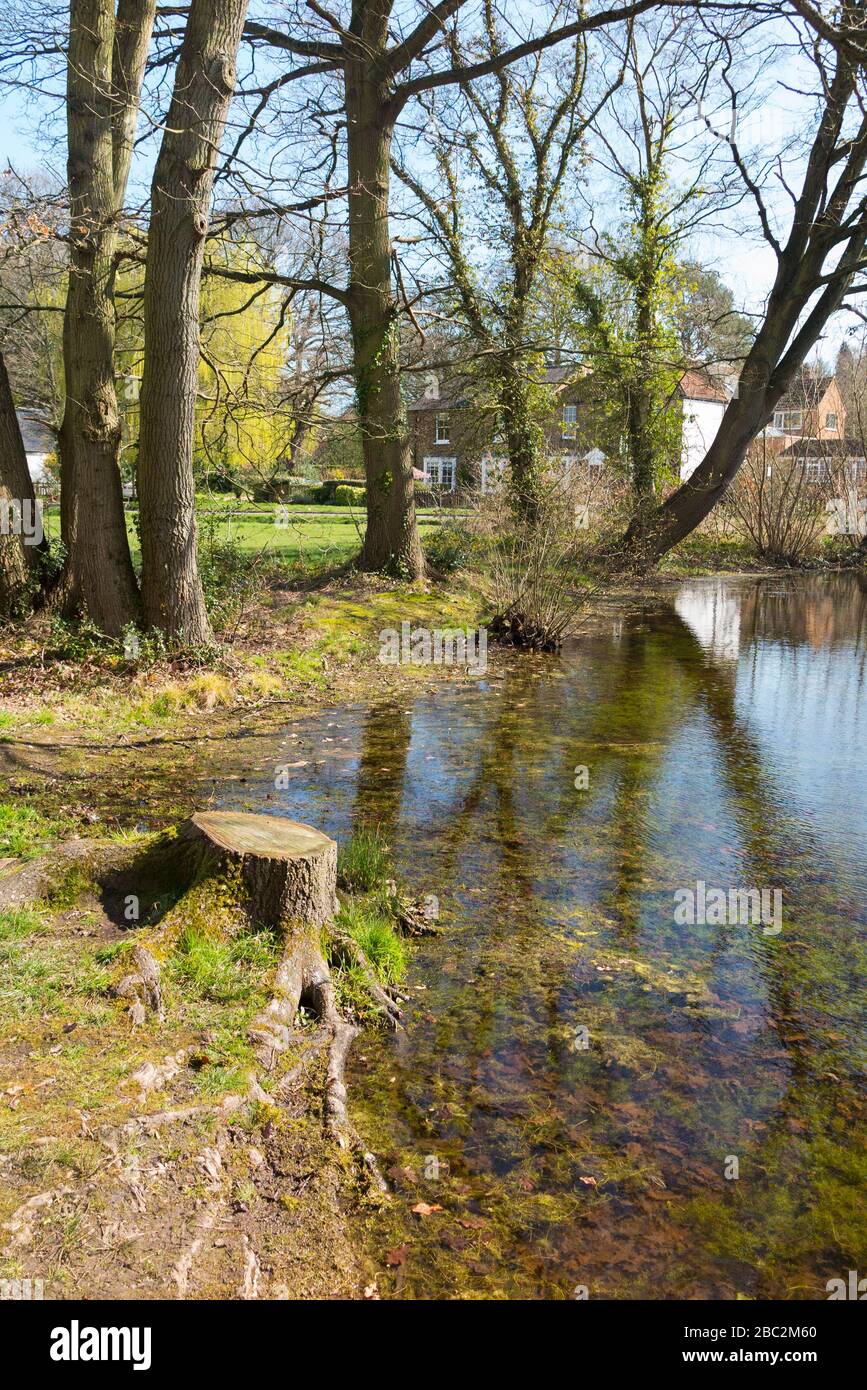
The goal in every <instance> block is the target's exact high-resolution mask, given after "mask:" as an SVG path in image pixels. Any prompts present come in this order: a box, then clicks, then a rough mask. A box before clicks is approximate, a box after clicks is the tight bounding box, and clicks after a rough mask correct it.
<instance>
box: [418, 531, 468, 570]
mask: <svg viewBox="0 0 867 1390" xmlns="http://www.w3.org/2000/svg"><path fill="white" fill-rule="evenodd" d="M477 548H478V547H477V545H476V539H475V537H474V536H473V534H472V532H471V531H470V530H469V529H468V528H467V527H466V526H461V525H459V524H457V523H454V522H451V523H447V524H445V525H443V526H438V527H437V529H436V530H435V531H434V532H433V534H432V535H430V536H428V537H426V539H425V541H424V553H425V556H426V557H427V559H428V561H429V563H430V565H431V567H432V568H433V569H435V570H438V571H439V573H440V574H453V573H454V571H455V570H459V569H465V568H466V567H467V566H468V565H470V564H471V563H472V561H473V557H474V555H475V554H476V551H477Z"/></svg>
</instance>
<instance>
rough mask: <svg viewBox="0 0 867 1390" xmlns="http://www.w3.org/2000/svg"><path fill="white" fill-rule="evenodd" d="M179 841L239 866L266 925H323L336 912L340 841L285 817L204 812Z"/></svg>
mask: <svg viewBox="0 0 867 1390" xmlns="http://www.w3.org/2000/svg"><path fill="white" fill-rule="evenodd" d="M179 839H181V840H183V841H184V842H186V844H188V845H191V846H193V847H195V846H199V847H200V848H201V850H202V851H203V852H204V853H205V854H206V855H207V856H208V857H210V858H211V859H212V860H214V861H215V862H216V863H217V864H222V863H237V864H240V866H241V870H242V875H243V880H244V886H245V888H246V890H247V892H248V893H249V895H250V903H251V911H252V913H253V916H254V917H255V920H256V922H257V923H258V924H259V925H261V926H264V927H287V926H289V925H290V924H292V923H295V924H297V923H303V924H305V925H306V926H312V927H321V926H324V924H325V923H326V922H328V921H330V920H331V918H332V917H333V916H334V913H335V912H336V911H337V845H336V844H335V842H334V840H330V839H329V838H328V836H327V835H323V834H322V832H321V831H319V830H314V829H313V827H312V826H310V825H303V824H302V823H301V822H300V821H291V820H286V819H285V818H284V817H282V816H256V815H247V814H244V813H242V812H235V811H200V812H198V813H197V814H196V815H194V816H192V817H191V818H190V820H189V821H187V822H185V824H184V825H183V827H182V828H181V830H180V831H179Z"/></svg>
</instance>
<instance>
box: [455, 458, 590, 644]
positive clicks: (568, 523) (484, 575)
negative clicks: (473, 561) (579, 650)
mask: <svg viewBox="0 0 867 1390" xmlns="http://www.w3.org/2000/svg"><path fill="white" fill-rule="evenodd" d="M473 530H474V533H475V535H476V537H477V544H478V545H479V547H480V549H482V550H483V552H484V555H485V561H486V563H485V565H484V567H483V568H482V570H481V571H480V581H481V587H482V590H483V592H484V593H485V596H486V598H487V599H488V602H489V604H490V606H491V608H492V609H493V614H494V616H493V618H492V620H491V623H490V631H491V633H492V635H493V636H495V637H497V638H498V639H499V640H500V641H502V642H504V643H505V644H507V645H510V646H515V647H526V648H529V649H531V650H534V651H547V652H551V651H554V652H556V651H559V650H560V647H561V645H562V642H563V639H564V638H566V637H571V636H573V635H574V634H575V633H576V632H577V630H578V628H579V625H580V615H581V612H582V610H583V608H584V607H585V605H586V603H587V601H588V599H589V597H590V591H589V590H588V589H586V588H584V587H583V586H582V582H581V573H580V564H581V560H582V557H583V554H584V547H583V544H582V541H581V537H582V534H583V533H582V531H581V530H580V529H578V528H577V527H576V513H575V502H574V498H573V495H572V492H571V490H570V489H569V488H567V487H565V486H563V479H562V477H561V478H558V477H556V476H554V477H553V478H552V477H547V478H546V479H545V480H544V483H543V485H542V487H541V488H540V491H539V494H538V499H537V515H536V517H535V519H533V520H532V521H530V520H519V519H517V518H516V517H514V516H510V515H509V513H508V512H507V511H505V510H504V506H503V500H502V498H499V497H497V496H496V495H494V496H491V495H488V496H485V497H483V498H481V499H480V500H479V505H478V507H477V509H476V512H475V513H474V517H473Z"/></svg>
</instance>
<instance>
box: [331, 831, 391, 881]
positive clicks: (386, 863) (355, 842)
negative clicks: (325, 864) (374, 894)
mask: <svg viewBox="0 0 867 1390" xmlns="http://www.w3.org/2000/svg"><path fill="white" fill-rule="evenodd" d="M390 869H391V854H390V851H389V848H388V845H386V843H385V841H384V840H383V838H382V833H381V831H380V830H379V828H378V827H373V828H368V827H365V826H361V827H359V829H358V830H356V831H355V832H354V834H353V835H352V838H351V839H349V840H347V841H346V844H344V845H341V846H340V848H339V850H338V851H337V882H338V884H339V886H340V887H341V888H345V889H346V891H347V892H348V893H369V892H370V891H371V890H372V889H374V888H375V887H376V886H377V885H378V884H380V883H382V881H383V879H385V878H387V877H388V875H389V872H390Z"/></svg>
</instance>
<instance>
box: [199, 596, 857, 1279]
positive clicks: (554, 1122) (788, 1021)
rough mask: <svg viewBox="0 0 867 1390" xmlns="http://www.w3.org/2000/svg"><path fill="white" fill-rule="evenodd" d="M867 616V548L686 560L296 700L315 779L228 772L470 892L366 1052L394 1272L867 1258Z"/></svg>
mask: <svg viewBox="0 0 867 1390" xmlns="http://www.w3.org/2000/svg"><path fill="white" fill-rule="evenodd" d="M865 635H867V586H865V583H864V581H863V580H861V581H859V580H857V579H856V578H855V577H854V576H851V575H840V576H830V577H815V578H813V577H809V578H804V577H803V576H799V577H795V578H791V579H789V578H786V577H782V578H772V579H764V578H762V579H755V578H749V579H733V580H725V581H716V580H714V581H696V582H688V583H684V584H683V586H682V587H680V588H679V589H674V590H672V591H670V593H667V594H666V595H665V596H663V597H660V596H653V597H648V598H646V599H644V600H642V601H640V602H637V603H632V604H630V605H626V606H624V605H622V604H615V603H613V602H612V604H611V607H610V610H606V609H603V611H602V614H601V616H599V617H598V618H597V619H594V621H593V624H592V627H589V628H588V631H587V632H586V633H585V634H584V635H583V636H581V637H580V638H579V639H578V640H576V641H575V642H574V643H573V644H571V645H570V647H569V649H568V650H567V651H565V652H564V653H563V655H562V657H561V658H557V659H545V660H540V659H535V658H532V659H528V660H526V661H520V660H518V661H514V660H511V661H510V662H509V664H508V665H507V666H506V667H505V668H503V669H494V667H493V666H492V668H491V670H490V671H489V672H488V675H487V677H486V678H485V679H483V680H477V681H473V682H469V681H468V682H466V683H462V684H459V685H454V686H449V687H447V688H444V689H438V690H435V691H426V692H425V693H424V694H421V695H419V696H418V697H417V698H408V699H405V700H402V701H400V702H399V703H397V704H389V705H384V706H380V707H378V708H374V709H369V710H366V711H360V710H358V711H357V710H351V709H350V710H342V711H338V712H336V713H334V714H333V715H332V716H330V718H329V720H328V723H327V727H326V726H325V725H324V724H323V722H322V721H321V720H319V721H317V722H315V723H314V722H310V723H305V722H304V721H299V722H298V723H296V724H295V725H294V726H293V727H292V729H291V730H289V731H287V737H286V740H285V742H283V743H281V744H280V747H279V748H278V749H277V751H276V752H275V754H274V757H273V761H274V762H276V763H282V762H287V763H290V764H292V763H293V762H294V763H297V764H299V766H298V767H297V768H296V769H295V771H294V777H293V782H292V786H291V789H290V790H289V791H286V792H280V793H274V792H273V790H272V787H273V772H271V773H270V774H269V775H268V777H267V778H266V777H265V775H264V773H263V778H262V781H261V785H258V784H254V783H253V782H252V780H251V781H250V782H248V783H247V784H246V785H244V786H243V787H240V786H237V785H236V786H233V787H232V788H230V789H229V790H227V791H225V792H224V793H223V794H222V796H221V804H223V805H244V806H246V807H251V808H255V809H259V810H263V809H269V808H271V807H273V809H274V810H275V811H277V812H283V813H290V814H292V815H293V816H296V817H297V818H299V819H302V820H306V821H310V822H311V823H313V824H315V825H317V826H319V827H321V828H322V829H323V830H325V831H327V832H328V833H330V834H332V835H335V836H336V837H338V838H343V837H345V836H346V835H347V834H348V833H349V831H350V830H351V827H352V825H353V824H354V823H358V822H365V823H371V822H373V823H376V824H379V825H380V826H381V827H382V829H383V832H384V834H385V836H386V837H387V839H388V842H389V844H390V845H391V846H392V847H393V851H394V857H395V863H396V867H397V871H398V875H399V877H401V878H402V879H403V880H404V881H405V882H406V883H407V884H408V885H409V886H410V887H411V888H412V889H413V890H414V891H416V892H425V893H434V894H436V896H437V898H438V899H439V904H440V913H441V925H442V926H443V928H444V930H443V935H442V936H441V937H439V938H436V939H425V940H424V941H422V942H421V943H420V945H419V946H418V947H417V949H416V950H415V952H414V954H413V957H412V961H411V967H410V977H409V982H410V985H411V987H412V988H411V1000H410V1002H409V1004H408V1006H407V1019H406V1022H407V1027H406V1030H405V1032H403V1033H401V1034H400V1035H398V1036H397V1037H393V1036H382V1037H374V1038H373V1039H371V1038H366V1039H365V1040H364V1042H363V1043H361V1044H360V1050H359V1051H357V1052H356V1056H355V1061H354V1070H353V1074H352V1076H351V1094H352V1097H353V1106H354V1111H355V1116H356V1120H357V1123H358V1125H359V1127H360V1128H361V1129H362V1130H363V1132H364V1133H365V1136H366V1138H367V1139H368V1141H369V1142H370V1143H371V1144H372V1145H373V1147H374V1148H375V1149H376V1151H377V1152H378V1153H379V1154H380V1155H381V1156H382V1158H383V1161H384V1165H385V1166H386V1167H388V1168H390V1170H391V1174H392V1179H393V1183H394V1187H395V1195H394V1197H393V1199H392V1200H391V1202H389V1203H388V1204H387V1205H386V1207H385V1208H384V1209H383V1210H382V1211H381V1212H379V1213H372V1214H369V1215H368V1216H367V1217H365V1218H364V1219H363V1220H362V1229H361V1230H360V1237H361V1238H362V1239H363V1240H364V1241H365V1242H366V1244H367V1248H368V1249H369V1252H370V1258H371V1262H372V1268H374V1269H377V1270H378V1271H379V1272H378V1274H377V1283H378V1287H379V1290H380V1293H381V1294H382V1296H398V1297H416V1298H418V1297H443V1296H445V1297H449V1296H458V1297H470V1298H472V1297H482V1298H490V1297H497V1296H502V1297H530V1298H534V1297H544V1298H574V1297H576V1296H579V1297H580V1296H582V1292H583V1291H584V1290H586V1293H587V1295H588V1296H589V1297H591V1298H593V1297H607V1298H611V1297H616V1298H631V1297H652V1298H666V1297H671V1298H675V1297H677V1298H684V1297H686V1298H737V1297H741V1298H768V1297H783V1298H792V1299H798V1298H824V1297H826V1296H827V1295H826V1291H825V1285H826V1282H827V1280H829V1279H831V1278H834V1277H844V1278H845V1277H846V1272H847V1271H848V1270H850V1269H856V1270H859V1271H860V1273H861V1274H862V1275H867V1188H865V1179H867V1148H865V1125H864V1119H865V1055H867V1048H865V1041H867V1007H865V1006H867V796H865V780H864V774H865V767H867V718H865V708H867V705H865V674H867V673H865V660H867V642H865ZM266 796H269V798H270V799H268V800H267V802H266ZM699 883H701V884H703V885H705V890H706V892H708V893H710V890H711V889H712V888H722V889H724V890H725V891H726V893H728V891H729V890H730V889H732V888H737V889H743V890H749V889H756V890H763V889H764V890H771V891H774V892H779V894H780V898H779V901H780V902H781V904H782V907H781V916H780V921H779V923H778V925H779V926H780V929H779V930H776V928H775V927H774V926H771V929H770V930H769V929H767V925H768V924H767V923H766V924H762V923H761V922H750V921H738V920H728V921H718V920H714V914H713V913H712V912H710V911H708V912H706V913H705V914H704V915H705V917H706V918H708V919H711V920H706V921H697V922H695V923H692V922H686V923H684V922H682V921H681V922H680V923H679V922H678V921H677V920H676V918H675V904H676V902H677V901H678V899H677V898H676V895H677V894H678V892H679V891H680V892H682V891H683V890H690V891H692V890H696V885H697V884H699ZM681 900H682V899H681ZM699 915H701V914H699ZM729 915H730V916H731V915H733V914H729ZM419 1202H425V1203H427V1204H428V1206H435V1207H438V1208H441V1210H436V1211H434V1212H432V1213H431V1214H429V1215H426V1216H424V1215H421V1216H419V1215H413V1214H412V1211H411V1208H412V1207H413V1206H416V1205H417V1204H418V1203H419ZM387 1252H389V1254H388V1258H387V1259H386V1253H387Z"/></svg>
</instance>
